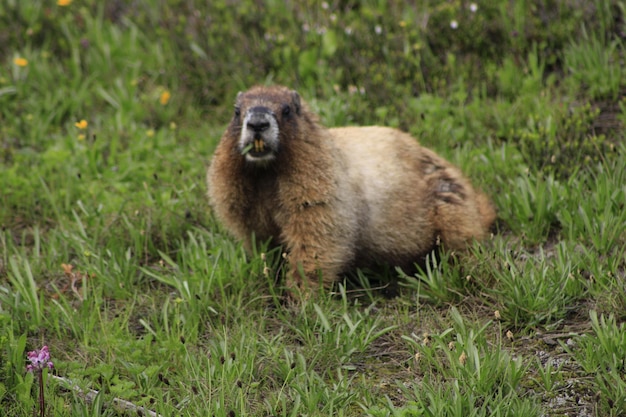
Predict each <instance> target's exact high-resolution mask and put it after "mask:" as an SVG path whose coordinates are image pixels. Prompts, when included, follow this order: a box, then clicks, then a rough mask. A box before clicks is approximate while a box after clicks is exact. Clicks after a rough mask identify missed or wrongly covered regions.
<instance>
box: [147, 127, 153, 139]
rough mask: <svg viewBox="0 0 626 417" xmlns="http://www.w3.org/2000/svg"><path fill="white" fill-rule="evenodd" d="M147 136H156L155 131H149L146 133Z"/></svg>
mask: <svg viewBox="0 0 626 417" xmlns="http://www.w3.org/2000/svg"><path fill="white" fill-rule="evenodd" d="M146 136H147V137H149V138H151V137H153V136H154V129H148V130H147V131H146Z"/></svg>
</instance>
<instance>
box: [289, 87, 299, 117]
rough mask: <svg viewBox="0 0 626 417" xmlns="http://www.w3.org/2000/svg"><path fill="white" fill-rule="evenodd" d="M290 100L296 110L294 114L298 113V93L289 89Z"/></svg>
mask: <svg viewBox="0 0 626 417" xmlns="http://www.w3.org/2000/svg"><path fill="white" fill-rule="evenodd" d="M291 102H292V103H293V107H294V109H295V110H296V114H298V115H299V114H300V94H298V92H297V91H296V90H291Z"/></svg>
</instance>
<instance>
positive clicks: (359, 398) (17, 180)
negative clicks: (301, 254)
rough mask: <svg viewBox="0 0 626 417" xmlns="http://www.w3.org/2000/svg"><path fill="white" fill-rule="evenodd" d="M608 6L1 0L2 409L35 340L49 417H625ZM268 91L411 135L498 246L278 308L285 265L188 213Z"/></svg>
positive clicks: (14, 410) (30, 398) (23, 383)
mask: <svg viewBox="0 0 626 417" xmlns="http://www.w3.org/2000/svg"><path fill="white" fill-rule="evenodd" d="M625 13H626V3H625V2H623V1H617V0H595V1H587V0H582V1H574V0H553V1H536V0H535V1H533V0H521V1H516V2H509V1H507V0H494V1H488V0H485V1H476V2H466V1H452V0H451V1H447V2H439V1H435V0H428V1H423V2H401V1H391V2H386V1H376V0H365V1H355V0H336V1H326V2H319V1H314V0H306V1H304V2H290V1H268V2H257V1H253V0H238V1H230V0H215V1H210V2H201V1H186V0H185V1H184V0H167V1H157V0H137V1H133V2H123V1H109V2H98V1H96V0H82V1H81V0H74V1H67V0H65V1H64V0H60V1H58V2H56V1H51V0H48V1H43V0H41V1H40V0H30V1H17V0H0V27H2V31H0V227H1V229H0V410H3V411H2V412H0V414H1V415H2V416H20V417H21V416H24V417H26V416H32V415H33V413H34V412H35V410H38V408H39V388H38V375H37V373H32V372H27V371H26V365H27V352H28V351H32V350H35V349H40V348H41V347H42V346H44V345H47V346H48V347H49V350H50V354H51V360H52V361H53V362H54V369H53V370H52V371H50V370H47V369H46V370H44V371H43V372H42V375H43V378H44V380H45V393H46V397H45V410H44V411H45V415H47V416H123V415H137V413H138V411H137V409H135V410H133V409H132V408H130V409H129V408H128V407H129V406H128V404H131V405H132V406H133V407H143V408H142V409H141V411H140V412H141V413H143V414H144V415H145V414H146V413H147V412H148V411H153V412H155V413H158V414H160V415H162V416H229V417H230V416H335V415H337V416H363V415H365V416H376V417H382V416H458V417H468V416H625V415H626V328H625V324H624V323H625V320H626V142H625V135H624V127H625V125H626V94H625V93H626V70H625V69H624V60H625V59H626V56H625V53H624V52H625V51H624V46H625V37H626V23H625V20H624V19H625ZM258 83H260V84H263V83H280V84H285V85H289V86H291V87H293V88H295V89H297V90H298V91H299V92H300V94H301V96H302V97H303V98H304V99H305V100H307V101H308V102H309V103H310V105H311V107H312V108H313V109H315V111H316V112H318V113H319V114H320V116H321V119H322V120H323V122H324V123H325V124H326V125H327V126H341V125H368V124H383V125H389V126H395V127H399V128H401V129H403V130H405V131H409V132H411V133H412V134H413V135H415V137H417V138H419V140H420V142H421V143H422V144H424V145H426V146H429V147H431V148H433V149H435V150H436V151H437V152H439V153H440V154H441V155H444V156H445V157H447V158H449V159H450V160H452V161H453V162H454V163H455V164H457V165H459V166H460V167H461V168H462V169H463V170H464V171H465V172H466V173H467V175H468V176H470V177H471V178H472V181H473V182H474V184H476V185H477V186H479V187H480V188H482V189H483V190H484V191H485V192H486V193H487V194H489V195H490V196H491V198H492V199H493V201H494V203H495V205H496V206H497V209H498V221H497V225H496V226H497V227H496V228H497V231H496V232H495V233H494V235H493V237H492V238H491V239H490V240H489V241H487V242H483V243H482V244H480V245H479V244H476V245H475V246H474V247H472V248H471V250H470V253H469V254H466V255H463V256H461V257H460V260H456V261H453V260H452V259H449V258H448V256H447V255H444V256H443V259H441V260H439V261H438V262H431V263H429V264H428V265H427V267H426V268H424V270H423V271H421V272H420V273H418V274H416V275H412V276H407V275H404V274H401V273H400V272H399V271H395V270H394V269H393V268H389V270H388V271H386V272H384V271H379V272H372V271H354V273H353V274H350V275H349V276H347V277H346V280H345V282H341V283H339V284H338V285H337V287H336V288H335V289H334V291H332V292H327V293H324V294H319V295H317V296H315V297H312V298H311V299H309V300H306V301H303V302H301V303H299V304H294V305H286V304H285V303H284V300H283V298H282V288H281V285H282V282H281V281H280V279H278V280H277V279H276V278H277V277H279V276H280V271H279V268H278V264H279V261H280V253H277V251H275V250H267V248H266V247H265V246H263V245H259V247H258V250H257V253H255V254H246V253H244V251H243V250H242V248H241V246H240V245H239V244H238V243H237V242H235V241H233V240H232V239H231V238H230V237H229V236H228V235H227V234H226V233H225V231H224V230H223V229H222V228H221V227H220V226H219V225H218V224H217V223H216V222H215V220H214V218H213V217H212V215H211V212H210V210H209V208H208V205H207V202H206V198H205V192H206V186H205V181H204V176H205V171H206V167H207V165H208V162H209V160H210V156H211V153H212V151H213V149H214V148H215V145H216V143H217V141H218V140H219V137H220V135H221V133H222V132H223V130H224V128H225V127H226V124H227V123H228V121H229V118H230V114H231V112H232V105H233V102H234V98H235V95H236V93H237V91H239V90H244V89H247V88H248V87H250V86H251V85H253V84H258ZM396 278H397V281H398V288H397V289H394V288H392V287H391V286H390V282H392V281H394V280H396ZM394 293H396V295H395V296H393V295H392V294H394ZM95 391H97V393H96V392H95ZM121 400H123V401H126V402H127V403H123V402H122V401H121ZM124 404H126V409H125V405H124Z"/></svg>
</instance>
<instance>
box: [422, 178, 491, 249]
mask: <svg viewBox="0 0 626 417" xmlns="http://www.w3.org/2000/svg"><path fill="white" fill-rule="evenodd" d="M429 182H430V186H431V190H432V191H433V197H434V204H435V207H434V216H433V217H434V219H433V220H434V223H435V225H436V230H437V231H438V233H439V237H440V239H441V243H442V244H443V245H444V247H445V248H447V249H450V250H456V249H462V248H464V247H467V243H468V242H470V241H471V240H472V239H477V240H480V239H484V238H486V237H487V236H488V235H489V229H490V226H491V224H492V223H493V221H494V219H495V217H496V212H495V209H494V208H493V206H492V205H491V203H490V202H489V200H488V199H487V197H486V196H485V195H484V194H482V193H480V192H479V191H476V190H474V188H473V187H472V185H471V184H470V182H469V180H467V178H465V177H464V176H463V175H462V174H461V172H460V171H459V170H458V169H456V168H454V167H451V166H448V167H446V168H444V169H441V170H438V171H436V172H434V173H433V175H432V178H431V180H430V181H429Z"/></svg>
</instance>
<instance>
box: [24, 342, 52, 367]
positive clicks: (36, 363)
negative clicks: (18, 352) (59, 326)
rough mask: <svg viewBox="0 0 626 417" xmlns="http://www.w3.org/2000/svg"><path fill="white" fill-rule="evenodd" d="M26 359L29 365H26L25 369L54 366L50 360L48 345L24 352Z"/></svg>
mask: <svg viewBox="0 0 626 417" xmlns="http://www.w3.org/2000/svg"><path fill="white" fill-rule="evenodd" d="M26 356H27V357H28V360H29V361H30V364H29V365H26V371H28V372H33V371H35V370H37V369H43V368H46V367H47V368H50V369H52V367H53V366H54V364H53V363H52V361H51V360H50V352H49V351H48V346H44V347H42V348H41V349H37V350H33V351H31V352H28V353H27V354H26Z"/></svg>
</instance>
